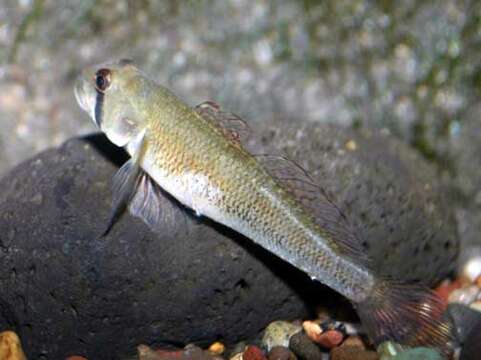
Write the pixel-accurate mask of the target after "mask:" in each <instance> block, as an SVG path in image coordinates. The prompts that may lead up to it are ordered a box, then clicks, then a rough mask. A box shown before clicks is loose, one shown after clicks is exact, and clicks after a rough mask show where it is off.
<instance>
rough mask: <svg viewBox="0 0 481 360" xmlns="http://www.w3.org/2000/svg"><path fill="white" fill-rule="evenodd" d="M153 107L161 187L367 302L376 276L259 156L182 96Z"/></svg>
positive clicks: (151, 156) (152, 167)
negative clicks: (341, 248) (340, 249)
mask: <svg viewBox="0 0 481 360" xmlns="http://www.w3.org/2000/svg"><path fill="white" fill-rule="evenodd" d="M162 97H165V93H164V92H163V93H162ZM153 104H156V105H154V106H152V107H151V108H150V111H151V113H150V114H146V116H148V117H149V118H151V119H154V121H150V122H149V125H148V127H149V128H148V131H147V132H146V156H145V157H144V160H143V161H144V162H143V163H142V168H143V169H145V171H146V172H147V173H148V174H149V175H150V176H151V177H152V178H153V179H154V180H155V181H156V182H157V183H158V184H159V185H160V186H161V187H163V188H164V189H166V190H167V191H168V192H169V193H171V194H172V195H174V196H175V197H176V198H177V199H179V200H180V201H181V202H182V203H184V204H185V205H187V206H189V207H191V208H193V209H194V210H195V211H196V212H197V213H199V214H202V215H205V216H208V217H210V218H212V219H213V220H216V221H218V222H220V223H223V224H225V225H227V226H228V227H231V228H232V229H234V230H236V231H238V232H239V233H242V234H243V235H245V236H246V237H248V238H250V239H253V240H254V241H256V242H257V243H259V244H260V245H261V246H263V247H265V248H266V249H268V250H269V251H271V252H273V253H275V254H277V255H278V256H280V257H281V258H283V259H285V260H287V261H289V262H291V263H293V264H294V265H295V266H297V267H299V268H301V269H302V270H304V271H305V272H307V273H308V274H309V275H310V276H311V277H313V278H316V279H319V280H320V281H322V282H323V283H325V284H327V285H329V286H331V287H332V288H334V289H335V290H337V291H339V292H341V293H342V294H344V295H345V296H346V297H348V298H349V299H351V300H355V301H360V300H362V299H363V297H365V296H366V295H367V294H368V293H369V291H370V287H371V286H372V283H373V279H372V275H371V274H370V273H369V272H368V271H367V270H365V269H363V268H362V267H361V266H359V265H357V264H355V263H354V262H353V261H352V260H350V259H345V258H343V257H342V256H341V254H338V253H337V251H336V250H337V249H336V244H335V242H334V240H332V239H329V238H328V237H327V236H325V235H324V232H323V230H322V229H320V228H319V226H318V225H317V224H316V223H315V222H314V221H313V219H312V216H311V215H310V214H307V213H306V212H305V211H304V209H303V208H302V207H301V206H300V205H299V204H298V203H297V202H296V201H295V199H293V198H292V196H291V195H290V194H289V193H288V192H287V191H286V190H285V189H284V188H283V187H282V186H281V185H280V184H279V183H278V182H277V181H275V179H272V178H271V176H270V175H269V174H268V173H267V172H266V171H265V170H264V169H263V168H262V165H261V164H260V163H259V162H258V161H257V160H256V159H255V158H254V157H253V156H252V155H250V154H249V153H247V152H246V151H245V150H243V149H242V148H241V147H240V146H236V145H235V144H232V143H230V142H227V141H226V139H225V137H224V136H223V134H222V133H220V132H219V131H217V129H216V128H215V127H213V126H212V125H210V124H209V122H208V121H205V120H204V119H203V118H202V117H201V116H200V115H199V114H198V113H196V112H195V111H194V110H193V109H192V108H190V107H187V106H186V105H185V104H184V103H183V102H181V101H180V100H178V99H177V98H176V97H174V96H172V95H170V94H169V101H167V102H165V101H163V100H162V99H159V100H154V101H153ZM166 174H169V175H166ZM193 177H194V178H193ZM195 177H197V178H198V179H197V181H198V182H200V184H201V185H202V188H203V189H216V190H213V191H211V193H216V192H217V196H211V197H209V196H208V194H207V193H206V191H197V190H198V189H197V188H196V186H195V185H194V183H195V182H196V179H195ZM207 192H208V191H207Z"/></svg>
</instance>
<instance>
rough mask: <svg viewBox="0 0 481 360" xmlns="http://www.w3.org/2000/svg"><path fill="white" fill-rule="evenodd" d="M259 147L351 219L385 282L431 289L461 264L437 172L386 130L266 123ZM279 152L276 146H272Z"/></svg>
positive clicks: (452, 221)
mask: <svg viewBox="0 0 481 360" xmlns="http://www.w3.org/2000/svg"><path fill="white" fill-rule="evenodd" d="M262 134H263V137H262V146H259V145H257V144H254V145H252V147H253V148H254V149H256V150H257V151H261V152H263V151H269V150H266V149H270V148H272V147H274V148H275V149H276V150H277V151H280V152H282V153H285V154H287V156H288V157H289V158H291V159H293V160H295V161H296V162H297V163H298V164H300V165H301V166H302V167H304V168H305V169H307V170H309V171H310V172H311V174H312V175H313V177H314V179H316V181H317V183H318V184H319V185H321V186H322V187H323V188H324V189H325V190H326V191H327V192H328V193H330V194H331V197H332V198H333V199H334V200H335V202H336V203H337V204H338V205H339V207H340V208H341V209H342V210H343V212H344V213H345V214H346V215H347V216H348V218H349V219H350V220H351V223H352V224H353V225H354V228H355V229H356V234H357V236H358V238H359V239H360V241H361V242H362V243H363V245H364V247H365V249H366V250H367V252H368V253H369V255H370V257H371V259H372V260H373V265H374V267H375V268H376V269H377V270H378V271H379V273H381V274H383V275H389V276H393V277H396V278H400V279H405V280H414V281H421V282H424V283H426V284H430V285H433V284H434V283H436V282H437V281H439V280H441V279H444V278H445V277H446V275H448V274H449V273H450V272H452V271H453V270H454V268H455V265H456V262H455V260H456V258H457V256H458V252H459V240H458V237H457V228H456V221H455V218H454V210H453V207H452V206H450V205H449V204H448V203H447V202H446V199H445V196H444V195H445V193H446V187H445V186H444V184H443V183H441V181H440V180H439V175H438V174H437V172H436V170H435V168H434V167H433V166H431V165H430V164H429V163H427V162H426V161H425V160H424V159H422V158H421V157H420V156H418V155H417V153H416V152H415V151H413V150H412V149H410V148H409V147H407V146H406V145H405V144H403V143H401V142H399V141H397V140H395V139H394V138H393V137H391V136H389V135H387V134H385V133H383V132H382V131H374V130H373V131H371V130H367V129H365V130H361V131H353V130H349V129H340V128H338V127H335V126H329V125H321V124H318V123H295V124H287V125H286V124H284V125H282V126H280V125H279V124H277V123H276V124H274V125H273V124H265V125H264V127H263V130H262ZM273 145H274V146H273Z"/></svg>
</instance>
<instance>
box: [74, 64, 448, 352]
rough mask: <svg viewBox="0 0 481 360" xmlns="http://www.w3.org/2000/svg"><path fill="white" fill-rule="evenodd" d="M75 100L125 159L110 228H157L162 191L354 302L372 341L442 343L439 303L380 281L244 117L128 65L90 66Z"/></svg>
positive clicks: (412, 287) (327, 207)
mask: <svg viewBox="0 0 481 360" xmlns="http://www.w3.org/2000/svg"><path fill="white" fill-rule="evenodd" d="M74 92H75V96H76V99H77V102H78V103H79V105H80V107H81V108H82V109H83V110H84V111H85V112H87V114H89V116H90V118H91V119H92V121H93V122H94V123H95V124H96V125H97V127H98V128H99V129H100V130H101V131H102V132H103V133H104V134H105V135H106V136H107V138H108V139H109V140H110V141H111V142H112V143H114V144H115V145H117V146H119V147H123V148H125V149H126V151H127V152H128V154H129V155H130V156H131V158H130V160H128V161H127V162H126V163H125V164H124V165H123V166H122V167H121V168H120V169H119V171H118V172H117V173H116V174H115V176H114V179H113V190H112V193H113V195H112V196H113V201H112V213H111V216H110V219H109V221H108V226H107V230H106V232H108V231H110V229H111V228H112V226H113V224H114V223H115V222H116V221H117V220H118V218H119V216H120V215H121V214H122V212H123V211H125V209H126V208H128V209H129V211H130V212H131V213H132V214H133V215H134V216H137V217H140V218H141V219H142V220H143V221H144V222H145V223H146V224H148V225H149V226H151V227H153V226H155V224H156V223H158V222H159V221H160V220H161V219H162V216H163V214H162V213H161V212H160V203H161V201H163V200H162V199H163V198H162V196H161V192H162V191H165V192H167V193H169V194H170V195H172V196H173V197H174V198H176V199H177V200H178V201H179V202H180V203H182V204H183V205H185V206H186V207H187V208H190V209H192V210H193V211H194V213H195V214H196V215H198V216H203V217H208V218H210V219H212V220H213V221H215V222H218V223H220V224H223V225H224V226H227V227H229V228H231V229H233V230H234V231H236V232H238V233H240V234H242V235H244V236H245V237H247V238H248V239H250V240H251V241H253V242H255V243H257V244H259V245H260V246H262V247H264V248H265V249H266V250H268V251H270V252H271V253H273V254H275V255H276V256H278V257H280V258H281V259H283V260H285V261H287V262H289V263H290V264H292V265H294V266H295V267H297V268H298V269H301V270H302V271H304V272H305V273H307V275H309V276H310V277H311V278H312V279H314V280H317V281H320V282H322V283H323V284H325V285H327V286H329V287H330V288H332V289H334V290H335V291H337V292H338V293H340V294H341V295H343V296H344V297H346V298H347V299H349V300H350V302H351V303H352V304H353V306H354V308H355V309H356V311H357V313H358V315H359V318H360V320H361V322H362V324H363V326H364V327H365V329H366V331H367V333H368V334H369V337H370V339H371V341H373V343H374V344H379V343H381V342H383V341H385V340H390V341H396V342H398V343H401V344H406V345H409V346H419V345H425V346H433V347H438V348H441V349H446V348H447V347H448V344H450V341H451V340H450V339H451V327H450V324H449V323H447V322H445V321H443V320H442V318H441V316H442V313H443V311H444V308H445V304H444V303H443V302H442V301H441V300H440V299H439V297H437V296H436V294H434V293H433V292H431V291H430V290H428V289H426V288H424V287H423V286H420V285H416V284H406V283H403V282H400V281H396V280H395V279H387V278H384V277H383V276H382V275H379V274H376V272H375V271H373V270H372V269H371V266H370V261H369V259H368V258H367V256H366V254H365V251H364V250H363V249H362V246H361V245H360V241H359V239H358V238H357V237H356V234H355V231H354V230H353V229H352V226H350V224H349V220H348V219H347V217H346V216H345V215H344V214H343V213H342V211H341V210H340V209H339V207H337V206H336V204H335V203H334V202H333V201H332V200H331V199H330V197H329V196H328V194H326V192H325V191H324V190H323V188H322V187H321V186H319V185H318V184H317V183H316V182H315V181H314V180H313V179H312V178H311V176H310V175H309V174H308V173H307V171H305V170H304V169H303V168H302V167H300V166H299V165H298V164H296V163H295V162H293V161H291V160H289V159H287V158H286V157H285V156H282V155H268V154H260V155H255V154H252V153H251V152H249V151H248V150H247V147H246V146H245V145H244V142H245V136H246V134H247V133H248V132H249V131H248V126H247V124H246V122H245V121H244V120H243V119H242V118H240V117H239V116H237V115H235V114H233V113H230V112H228V111H224V110H223V109H222V108H221V107H220V106H219V105H217V104H216V103H213V102H210V101H205V102H203V103H201V104H199V105H197V106H191V105H189V104H188V103H187V102H185V101H183V100H182V99H181V98H179V97H178V96H177V95H175V94H174V93H173V92H172V91H170V90H169V89H168V88H166V87H164V86H162V85H160V84H158V83H157V82H155V81H154V80H152V79H151V78H150V77H149V76H148V75H147V74H145V73H144V72H142V71H141V70H140V69H139V68H138V67H137V66H135V64H134V63H133V62H132V61H131V60H125V59H121V60H118V61H113V62H108V63H103V64H100V65H97V66H93V67H89V68H87V69H85V70H84V71H83V72H82V74H81V75H80V76H79V79H78V81H77V83H76V84H75V89H74Z"/></svg>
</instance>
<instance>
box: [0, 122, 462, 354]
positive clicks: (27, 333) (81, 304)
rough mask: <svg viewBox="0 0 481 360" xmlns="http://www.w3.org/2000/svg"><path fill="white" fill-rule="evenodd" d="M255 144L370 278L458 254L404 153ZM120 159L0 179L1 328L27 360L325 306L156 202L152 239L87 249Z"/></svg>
mask: <svg viewBox="0 0 481 360" xmlns="http://www.w3.org/2000/svg"><path fill="white" fill-rule="evenodd" d="M259 131H260V132H261V134H263V135H262V136H261V139H262V143H263V144H262V146H257V145H254V147H258V148H260V147H264V146H267V145H268V144H270V143H272V142H276V143H280V144H283V146H282V147H283V149H284V150H286V151H287V152H288V153H292V156H293V157H294V159H296V160H298V162H300V163H301V164H302V165H304V166H305V167H306V168H308V169H310V170H313V172H314V175H315V178H316V179H318V180H319V181H320V182H321V181H322V183H323V184H324V185H325V186H326V188H327V189H328V190H330V191H331V190H332V191H334V190H337V193H335V195H336V197H337V198H338V199H339V200H340V206H341V207H342V208H343V209H345V211H346V212H347V213H348V215H349V216H351V217H352V218H353V219H354V220H355V221H354V224H355V225H356V226H357V229H358V230H359V233H360V235H362V238H363V239H364V240H365V242H366V247H367V248H368V250H369V252H370V254H371V255H373V256H374V257H375V258H374V260H375V263H376V264H377V265H378V266H379V269H383V271H386V272H388V273H394V274H397V275H405V278H419V279H430V280H432V279H434V278H436V277H437V276H443V275H444V274H445V273H446V272H447V271H449V270H450V264H451V263H452V259H453V257H454V256H455V254H456V252H457V243H456V241H455V240H454V239H455V237H454V231H455V229H454V227H453V226H452V225H451V223H450V222H449V221H446V214H449V209H448V208H445V207H443V203H442V202H441V201H440V200H438V197H437V193H438V192H437V190H438V187H437V185H436V183H435V182H433V181H434V180H433V179H434V178H435V177H434V175H433V173H432V171H431V170H430V168H429V167H428V166H427V165H426V164H425V163H424V162H423V161H421V160H420V159H419V158H417V157H415V156H412V153H411V152H410V151H409V150H408V149H406V148H405V147H403V146H402V145H400V144H398V143H396V142H391V141H389V140H388V139H384V138H383V137H382V136H377V135H376V136H374V135H373V134H371V135H369V136H367V135H362V134H361V135H359V134H357V135H355V136H358V138H357V137H356V138H355V139H354V141H355V144H356V146H354V147H355V149H354V147H353V145H352V143H351V145H350V146H348V149H346V144H347V141H349V140H353V136H354V134H353V133H346V132H343V131H340V130H339V129H335V128H332V127H325V126H319V125H315V126H314V125H306V126H304V127H303V128H301V129H300V130H294V128H293V127H291V126H290V125H286V124H278V125H277V126H276V127H266V128H264V129H261V130H259ZM295 144H298V146H295ZM294 148H298V149H299V152H297V153H294V151H293V149H294ZM349 149H352V150H349ZM119 154H120V153H119V150H118V149H116V148H114V147H112V146H111V145H109V143H108V142H107V141H106V139H105V138H104V137H102V136H92V137H89V138H88V139H86V140H85V139H73V140H71V141H68V142H67V143H66V144H64V145H63V146H61V147H60V148H58V149H52V150H48V151H46V152H44V153H41V154H39V155H38V156H36V157H35V158H33V159H31V160H29V161H27V162H25V163H23V164H21V165H20V166H18V167H17V168H16V169H14V170H13V171H12V172H11V173H9V174H8V175H7V176H6V177H4V178H3V179H2V180H0V187H1V188H2V192H1V193H0V284H1V288H2V292H1V293H0V328H6V327H8V328H12V329H14V330H16V332H17V333H18V334H19V335H20V336H21V337H22V339H25V340H24V348H25V349H26V352H27V354H28V355H29V357H31V358H41V359H45V360H47V359H57V358H62V357H65V355H67V352H68V353H69V354H72V353H77V354H82V355H85V356H86V357H88V358H95V359H96V358H102V359H108V358H118V357H119V356H120V355H125V354H128V353H129V352H132V351H133V349H135V346H136V345H138V344H140V343H149V344H153V345H162V344H163V345H165V343H173V342H180V343H187V342H195V343H198V344H200V343H204V344H205V345H207V344H208V343H210V342H212V341H214V340H216V339H219V338H222V339H223V340H224V341H225V342H226V343H227V344H232V343H234V342H235V341H237V340H239V339H248V338H251V337H252V336H254V335H255V334H257V333H258V331H259V330H261V329H262V328H263V327H264V326H266V325H267V324H268V323H269V322H270V321H272V320H274V319H283V318H291V319H292V318H299V317H303V316H306V314H307V313H308V311H309V309H313V304H314V303H319V302H326V303H327V302H329V301H331V302H332V299H338V298H337V297H333V293H332V292H331V291H328V289H326V288H324V287H323V286H321V285H319V284H317V283H313V282H311V281H310V280H309V279H308V278H307V276H305V275H304V274H303V273H301V272H299V271H297V270H296V269H294V268H292V267H291V266H290V265H288V264H286V263H284V262H282V261H280V260H279V259H277V258H275V257H273V256H271V255H270V254H268V253H267V252H265V251H263V250H262V249H260V248H259V247H257V246H255V245H253V244H252V243H251V242H250V241H247V240H246V239H243V238H242V237H240V236H238V235H236V234H234V233H233V232H232V231H229V230H228V229H225V228H223V227H222V226H219V225H216V224H213V223H212V222H210V221H208V220H206V219H198V218H196V217H194V216H192V215H191V213H190V212H189V211H186V210H185V209H182V208H181V207H179V206H178V205H177V204H176V203H173V202H172V201H171V200H169V199H167V198H166V200H165V202H164V208H163V209H162V210H163V212H164V213H165V214H166V216H165V223H164V224H161V228H163V229H164V231H163V232H159V233H158V234H154V233H152V232H150V231H149V230H148V229H147V227H146V226H145V225H144V224H143V223H142V221H140V220H138V219H135V218H132V217H130V216H129V215H125V216H123V217H122V218H121V220H120V221H119V222H118V223H117V224H116V225H115V227H114V228H113V230H112V232H111V233H110V234H109V235H108V236H107V237H106V238H99V234H100V233H101V232H102V231H103V230H104V227H105V224H106V219H107V217H108V213H109V211H110V201H111V198H110V182H111V177H112V175H113V173H114V171H115V169H116V167H117V166H118V165H119V164H120V163H121V162H122V161H124V160H125V159H124V158H122V156H120V155H119ZM112 161H113V163H112ZM426 184H429V186H427V185H426ZM397 266H399V269H397V268H396V267H397ZM177 345H179V344H178V343H177Z"/></svg>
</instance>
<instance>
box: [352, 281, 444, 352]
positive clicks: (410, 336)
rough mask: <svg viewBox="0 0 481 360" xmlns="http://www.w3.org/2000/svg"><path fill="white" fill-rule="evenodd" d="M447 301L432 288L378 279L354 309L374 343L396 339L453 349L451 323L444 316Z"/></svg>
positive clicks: (403, 342) (399, 341)
mask: <svg viewBox="0 0 481 360" xmlns="http://www.w3.org/2000/svg"><path fill="white" fill-rule="evenodd" d="M445 308H446V304H445V303H444V302H443V301H442V300H441V299H440V298H439V297H438V296H437V295H436V294H435V293H434V292H432V291H431V290H429V289H427V288H425V287H423V286H419V285H410V284H405V283H401V282H392V281H379V282H378V284H377V285H376V286H375V288H374V289H373V290H372V292H371V294H370V295H369V296H368V298H366V300H364V301H363V302H361V303H358V304H356V309H357V313H358V315H359V317H360V319H361V322H362V324H363V326H364V327H365V329H366V331H367V333H368V335H369V337H370V338H371V340H372V341H373V342H374V343H375V345H378V344H380V343H381V342H383V341H386V340H390V341H395V342H397V343H399V344H402V345H407V346H427V347H434V348H437V349H439V350H441V351H442V352H443V353H444V354H449V353H451V352H452V350H451V346H452V331H451V330H452V329H451V324H450V323H449V322H448V321H446V320H443V313H444V310H445Z"/></svg>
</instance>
